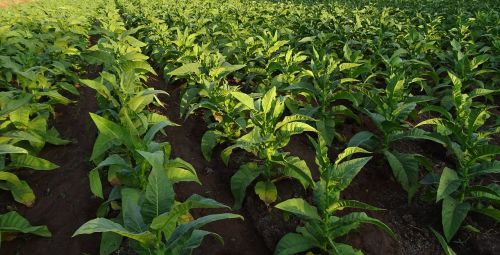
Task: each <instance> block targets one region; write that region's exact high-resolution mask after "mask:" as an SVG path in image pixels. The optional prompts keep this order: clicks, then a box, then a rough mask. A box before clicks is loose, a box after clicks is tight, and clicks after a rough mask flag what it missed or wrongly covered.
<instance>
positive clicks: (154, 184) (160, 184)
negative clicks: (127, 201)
mask: <svg viewBox="0 0 500 255" xmlns="http://www.w3.org/2000/svg"><path fill="white" fill-rule="evenodd" d="M145 154H146V153H145V152H142V153H141V155H143V156H144V155H145ZM160 155H161V156H160ZM151 157H157V159H152V158H151ZM149 158H150V159H149V160H155V161H159V162H158V164H160V165H159V166H156V167H153V168H152V170H151V173H149V177H148V184H147V185H146V191H145V193H144V203H143V204H142V215H143V217H144V220H145V221H146V222H151V221H152V220H153V218H155V217H156V216H158V215H160V214H163V213H165V212H167V211H169V210H170V208H171V207H172V205H173V203H174V199H175V192H174V187H173V185H172V183H171V182H170V180H169V179H168V177H167V174H166V173H165V171H164V170H163V167H162V163H163V152H159V153H158V152H157V153H152V154H150V155H149ZM149 160H148V161H149ZM150 163H151V162H150ZM154 164H157V163H154Z"/></svg>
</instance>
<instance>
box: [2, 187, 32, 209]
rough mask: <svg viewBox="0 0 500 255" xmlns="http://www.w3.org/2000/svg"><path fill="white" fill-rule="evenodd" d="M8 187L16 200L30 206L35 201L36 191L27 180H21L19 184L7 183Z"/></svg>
mask: <svg viewBox="0 0 500 255" xmlns="http://www.w3.org/2000/svg"><path fill="white" fill-rule="evenodd" d="M7 187H8V189H9V190H10V192H11V193H12V196H13V197H14V200H16V201H17V202H19V203H22V204H24V205H26V206H28V207H31V206H33V204H34V203H35V193H33V190H32V189H31V187H30V186H29V185H28V183H27V182H25V181H20V182H19V183H18V184H15V183H7Z"/></svg>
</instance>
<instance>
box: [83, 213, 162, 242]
mask: <svg viewBox="0 0 500 255" xmlns="http://www.w3.org/2000/svg"><path fill="white" fill-rule="evenodd" d="M105 232H113V233H116V234H119V235H121V236H125V237H128V238H130V239H133V240H136V241H138V242H140V243H143V244H151V243H153V242H155V240H156V237H155V235H154V234H152V233H151V232H149V231H144V232H140V233H135V232H132V231H129V230H127V229H125V228H124V227H123V226H122V225H120V224H118V223H115V222H113V221H111V220H108V219H105V218H96V219H93V220H90V221H87V222H86V223H85V224H83V225H82V226H80V228H78V229H77V230H76V231H75V233H74V234H73V237H74V236H77V235H84V234H93V233H105Z"/></svg>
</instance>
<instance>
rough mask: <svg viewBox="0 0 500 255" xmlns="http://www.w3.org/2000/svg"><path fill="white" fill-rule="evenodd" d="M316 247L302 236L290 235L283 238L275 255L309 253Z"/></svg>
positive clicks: (277, 246)
mask: <svg viewBox="0 0 500 255" xmlns="http://www.w3.org/2000/svg"><path fill="white" fill-rule="evenodd" d="M314 247H315V245H314V244H313V243H312V242H311V241H309V240H308V239H307V238H305V237H303V236H302V235H300V234H296V233H288V234H286V235H285V236H283V237H282V238H281V239H280V241H279V242H278V244H277V245H276V248H275V250H274V255H293V254H299V253H302V252H305V251H308V250H310V249H312V248H314Z"/></svg>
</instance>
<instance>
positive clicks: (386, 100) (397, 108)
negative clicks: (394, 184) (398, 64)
mask: <svg viewBox="0 0 500 255" xmlns="http://www.w3.org/2000/svg"><path fill="white" fill-rule="evenodd" d="M385 81H386V87H385V89H372V90H365V91H364V93H365V95H366V96H367V98H368V100H369V103H368V105H367V107H366V108H363V109H361V111H362V112H364V113H365V114H366V115H368V116H369V117H370V119H371V121H372V123H373V124H374V125H375V127H376V128H377V131H378V133H376V134H374V133H372V132H369V131H362V132H359V133H357V134H356V135H354V136H353V137H352V138H351V140H350V141H349V146H360V147H363V148H367V149H369V150H372V151H373V152H376V153H381V154H382V155H384V157H385V159H386V160H387V162H388V163H389V166H390V167H391V169H392V172H393V174H394V177H395V178H396V180H397V181H398V182H399V183H400V184H401V186H402V187H403V189H404V190H405V191H406V192H408V200H409V201H410V200H411V199H412V197H413V196H414V194H415V192H416V191H417V190H418V188H419V186H420V183H419V166H420V165H421V164H424V165H425V164H426V162H427V160H426V159H425V158H424V156H422V155H420V154H417V153H403V152H399V151H397V150H395V149H394V148H393V147H392V146H393V144H394V143H396V142H398V141H405V140H412V139H426V140H430V141H434V142H438V143H442V141H441V140H440V139H439V138H437V137H436V136H435V135H434V134H432V133H429V132H427V131H424V130H422V129H418V128H415V127H412V125H411V124H409V121H408V118H409V116H410V114H412V113H413V112H415V109H416V107H417V105H418V104H419V103H424V102H428V101H430V100H432V99H433V98H432V97H428V96H414V95H412V94H411V93H410V92H409V82H407V81H406V79H405V77H404V75H403V74H392V75H390V76H389V77H387V78H386V79H385Z"/></svg>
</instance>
